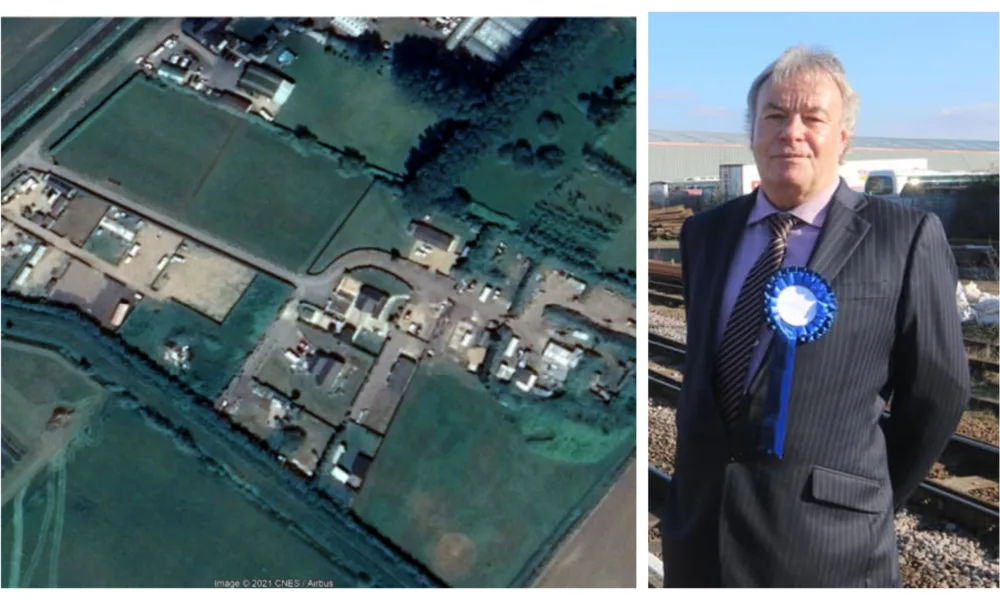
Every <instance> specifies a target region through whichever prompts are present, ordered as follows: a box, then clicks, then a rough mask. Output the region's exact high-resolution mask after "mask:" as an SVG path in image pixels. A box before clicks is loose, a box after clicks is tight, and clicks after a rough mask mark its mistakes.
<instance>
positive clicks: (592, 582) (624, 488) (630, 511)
mask: <svg viewBox="0 0 1000 600" xmlns="http://www.w3.org/2000/svg"><path fill="white" fill-rule="evenodd" d="M636 473H637V469H636V463H635V460H633V461H632V463H631V464H630V465H629V467H628V468H627V469H625V471H624V472H623V473H622V474H621V476H620V477H619V478H618V480H617V481H616V482H615V483H614V485H612V487H611V490H610V491H609V492H608V493H607V494H606V495H605V496H604V498H602V499H601V501H600V502H599V503H598V504H597V506H596V507H595V508H594V510H593V511H592V512H591V513H590V514H589V515H587V517H586V518H584V520H583V522H582V523H580V525H579V526H578V527H577V528H576V530H575V531H573V532H572V533H571V534H570V535H569V536H568V537H567V538H566V539H565V540H563V542H562V543H561V544H560V545H559V548H558V549H557V550H556V552H555V553H554V554H553V555H552V557H551V558H550V560H549V562H548V564H547V565H546V566H545V568H544V570H543V571H542V573H541V574H540V575H539V576H538V577H537V578H536V579H535V582H534V583H533V584H532V587H542V588H565V587H579V588H598V587H600V588H634V587H636V579H635V577H636V562H635V560H636V558H635V550H636Z"/></svg>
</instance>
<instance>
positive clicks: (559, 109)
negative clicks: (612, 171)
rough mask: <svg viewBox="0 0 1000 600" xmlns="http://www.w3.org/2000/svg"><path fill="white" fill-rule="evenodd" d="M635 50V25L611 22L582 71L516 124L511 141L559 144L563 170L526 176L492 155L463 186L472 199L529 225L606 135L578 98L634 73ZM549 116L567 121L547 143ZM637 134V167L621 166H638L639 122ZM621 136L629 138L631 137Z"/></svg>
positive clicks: (555, 85) (557, 83)
mask: <svg viewBox="0 0 1000 600" xmlns="http://www.w3.org/2000/svg"><path fill="white" fill-rule="evenodd" d="M635 44H636V31H635V20H634V19H608V20H607V28H606V29H605V30H604V33H603V35H602V36H601V37H600V39H598V40H597V41H596V42H595V43H594V44H592V45H591V46H590V51H589V54H588V55H587V56H581V57H579V59H578V60H577V62H576V65H577V66H576V68H574V69H572V70H566V72H565V74H564V75H563V76H562V77H560V78H558V79H554V80H553V82H552V85H551V87H550V88H549V93H548V94H546V95H543V96H539V97H538V98H537V99H536V100H535V101H534V102H531V103H530V104H529V105H528V106H527V107H526V108H525V109H524V110H523V111H522V112H521V114H520V115H518V116H517V117H516V118H515V119H514V125H513V127H512V128H511V132H510V139H509V140H508V141H509V142H514V141H516V140H518V139H524V140H527V141H528V143H530V144H531V147H532V148H533V149H537V148H538V147H539V146H542V145H546V144H555V145H557V146H559V147H560V148H561V149H562V150H563V151H564V152H565V162H564V163H563V164H562V165H561V166H560V167H557V168H556V169H554V170H553V171H551V172H549V173H547V174H543V173H542V172H541V171H539V170H535V169H533V170H520V169H517V168H516V167H514V166H513V165H512V164H510V163H504V162H501V161H500V160H498V157H497V155H496V154H495V153H491V154H487V155H486V156H484V157H483V159H482V160H481V161H480V162H479V164H478V165H477V166H476V168H474V169H472V170H471V171H469V173H467V174H466V176H465V178H464V179H463V185H464V186H465V187H466V189H468V191H469V192H470V193H471V194H472V197H473V198H475V200H476V201H478V202H481V203H483V204H485V205H486V206H489V207H490V208H492V209H494V210H496V211H498V212H501V213H504V214H507V215H510V216H511V217H513V218H515V219H517V220H518V221H522V222H524V221H526V220H528V219H529V217H530V215H531V214H532V210H533V208H534V205H535V203H536V202H538V201H539V200H540V199H542V198H543V197H545V196H546V195H547V193H548V192H549V191H550V190H551V189H552V188H553V187H554V186H555V185H556V184H557V183H558V182H559V181H561V180H563V179H565V178H566V177H568V176H570V175H571V174H572V172H573V171H574V170H577V169H579V168H580V165H581V150H582V148H583V146H584V144H585V143H591V144H594V143H596V142H597V140H598V139H599V138H600V136H601V135H602V134H603V133H606V132H602V131H601V130H600V129H598V127H597V126H596V125H594V124H593V123H591V122H590V121H589V120H588V119H587V116H586V113H585V112H584V111H583V109H582V108H581V107H580V106H579V105H578V104H577V97H578V96H579V94H581V93H586V92H592V91H594V90H597V89H600V88H602V87H603V86H606V85H608V84H609V83H610V82H611V81H612V80H613V79H614V77H615V76H620V75H624V74H626V73H628V72H630V71H631V70H632V69H633V65H634V61H635ZM545 111H549V112H553V113H555V114H557V115H559V116H560V117H561V119H562V124H561V125H560V127H559V129H558V135H557V137H556V139H554V140H549V139H546V138H543V137H542V135H541V133H540V131H539V126H538V118H539V116H540V115H541V114H542V113H543V112H545ZM628 121H629V120H628V119H627V118H626V119H622V121H621V122H620V123H619V124H616V125H615V126H614V127H615V128H616V129H617V128H619V127H620V128H622V129H623V130H624V129H627V127H628V126H629V125H628V124H627V122H628ZM631 128H632V129H631V130H630V131H631V132H632V136H633V140H632V157H631V161H627V160H625V157H622V158H620V159H619V160H622V161H623V162H628V163H630V164H632V165H634V164H635V141H634V136H635V122H634V120H633V121H631ZM621 136H622V137H623V138H627V131H626V132H623V133H622V134H621ZM626 141H627V140H624V139H623V140H622V141H621V142H620V143H621V144H622V145H624V144H625V142H626ZM511 190H517V194H512V193H511ZM630 200H631V201H632V203H633V204H634V200H635V199H634V198H633V197H630ZM633 212H634V209H633Z"/></svg>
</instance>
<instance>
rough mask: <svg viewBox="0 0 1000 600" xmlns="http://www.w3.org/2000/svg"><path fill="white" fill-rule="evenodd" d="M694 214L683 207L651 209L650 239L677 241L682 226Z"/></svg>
mask: <svg viewBox="0 0 1000 600" xmlns="http://www.w3.org/2000/svg"><path fill="white" fill-rule="evenodd" d="M693 214H694V212H693V211H692V210H691V209H690V208H685V207H683V206H680V205H677V206H665V207H663V208H651V209H649V239H653V240H655V239H668V240H672V239H677V238H678V237H679V236H680V234H681V225H683V224H684V219H687V218H688V217H690V216H691V215H693Z"/></svg>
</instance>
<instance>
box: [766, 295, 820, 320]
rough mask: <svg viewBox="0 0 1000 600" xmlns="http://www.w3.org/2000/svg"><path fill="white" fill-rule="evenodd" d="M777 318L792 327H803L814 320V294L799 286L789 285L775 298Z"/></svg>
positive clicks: (815, 301) (815, 306) (815, 308)
mask: <svg viewBox="0 0 1000 600" xmlns="http://www.w3.org/2000/svg"><path fill="white" fill-rule="evenodd" d="M776 305H777V309H778V316H779V317H781V320H782V321H784V322H785V323H787V324H789V325H791V326H792V327H804V326H805V325H807V324H809V323H811V322H812V320H813V319H815V318H816V310H817V305H818V301H817V299H816V294H813V293H812V291H811V290H810V289H809V288H807V287H805V286H801V285H790V286H788V287H787V288H785V289H783V290H781V292H780V293H779V294H778V298H777V302H776Z"/></svg>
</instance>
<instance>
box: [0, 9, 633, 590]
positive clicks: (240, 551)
mask: <svg viewBox="0 0 1000 600" xmlns="http://www.w3.org/2000/svg"><path fill="white" fill-rule="evenodd" d="M0 24H2V32H0V40H2V78H0V88H2V159H3V160H2V309H0V325H2V328H0V332H2V344H0V364H2V377H0V383H2V402H0V408H2V423H0V424H2V441H3V444H2V497H3V507H2V522H0V531H2V546H0V556H2V559H0V560H2V569H0V574H2V578H0V580H2V581H0V582H2V586H3V587H4V588H16V587H30V588H39V587H90V588H94V587H97V588H110V587H115V588H120V587H143V588H151V587H153V588H176V587H182V588H192V587H193V588H248V587H250V588H258V587H266V588H318V587H530V586H534V587H635V585H636V582H635V579H636V530H637V529H636V466H635V458H636V396H637V390H636V362H637V360H636V359H637V355H636V336H637V332H636V21H635V19H634V18H527V17H525V18H511V17H412V18H410V17H407V18H403V17H398V18H357V17H302V18H256V17H255V18H243V17H228V18H225V17H218V18H6V17H5V18H3V19H2V20H0Z"/></svg>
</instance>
